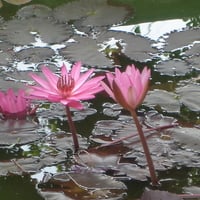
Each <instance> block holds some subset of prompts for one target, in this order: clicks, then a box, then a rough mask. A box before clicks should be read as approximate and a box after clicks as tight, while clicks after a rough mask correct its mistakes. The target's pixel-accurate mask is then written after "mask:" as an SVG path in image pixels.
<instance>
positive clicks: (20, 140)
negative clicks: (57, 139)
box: [0, 120, 42, 146]
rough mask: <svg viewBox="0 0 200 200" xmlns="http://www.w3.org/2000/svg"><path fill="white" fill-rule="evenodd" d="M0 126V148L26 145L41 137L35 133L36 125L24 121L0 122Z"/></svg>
mask: <svg viewBox="0 0 200 200" xmlns="http://www.w3.org/2000/svg"><path fill="white" fill-rule="evenodd" d="M0 125H1V131H0V145H2V146H10V145H13V144H16V145H22V144H27V143H30V142H34V141H36V140H39V139H41V137H42V135H40V134H37V133H36V132H35V129H36V128H38V125H36V124H34V123H32V122H29V121H26V120H5V121H0Z"/></svg>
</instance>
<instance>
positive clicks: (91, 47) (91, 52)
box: [60, 37, 112, 67]
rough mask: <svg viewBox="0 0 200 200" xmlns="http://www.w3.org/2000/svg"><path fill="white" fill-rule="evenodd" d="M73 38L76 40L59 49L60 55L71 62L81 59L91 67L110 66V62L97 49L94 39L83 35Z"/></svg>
mask: <svg viewBox="0 0 200 200" xmlns="http://www.w3.org/2000/svg"><path fill="white" fill-rule="evenodd" d="M74 39H75V41H76V42H73V43H70V44H69V45H68V46H67V47H66V48H63V49H61V50H60V54H61V55H62V56H64V57H66V58H68V59H70V60H71V61H73V62H74V61H76V60H81V61H82V62H83V63H84V64H86V65H89V66H92V67H95V66H98V67H103V66H104V67H105V66H112V62H111V61H110V60H109V59H108V58H106V57H105V55H104V54H103V53H102V52H100V51H99V50H98V49H99V48H98V44H97V41H96V40H94V39H91V38H85V37H75V38H74ZM85 47H87V48H85Z"/></svg>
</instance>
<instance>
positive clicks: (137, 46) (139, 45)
mask: <svg viewBox="0 0 200 200" xmlns="http://www.w3.org/2000/svg"><path fill="white" fill-rule="evenodd" d="M112 38H114V39H115V40H114V41H113V42H111V43H108V42H109V41H111V39H112ZM97 41H98V42H99V43H103V44H104V46H105V47H104V48H108V49H109V48H110V49H112V48H114V49H119V50H120V53H121V54H125V55H126V56H128V57H129V58H131V59H132V60H136V61H145V60H148V59H152V56H151V54H153V53H156V52H157V50H156V49H154V48H153V47H151V45H152V43H151V41H150V40H148V39H146V38H143V37H140V36H136V35H134V34H130V33H126V32H121V31H106V32H102V33H101V34H100V35H99V37H98V38H97ZM113 46H114V47H113Z"/></svg>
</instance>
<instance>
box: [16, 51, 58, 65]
mask: <svg viewBox="0 0 200 200" xmlns="http://www.w3.org/2000/svg"><path fill="white" fill-rule="evenodd" d="M54 54H55V53H54V51H53V50H52V49H50V48H48V47H34V48H27V49H23V50H21V51H19V52H17V54H16V56H17V59H18V60H19V61H24V62H25V63H39V62H42V61H45V60H50V58H51V57H52V56H53V55H54Z"/></svg>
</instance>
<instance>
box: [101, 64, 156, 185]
mask: <svg viewBox="0 0 200 200" xmlns="http://www.w3.org/2000/svg"><path fill="white" fill-rule="evenodd" d="M150 74H151V71H150V69H148V68H147V67H145V68H144V69H143V70H142V71H141V72H140V71H139V69H137V68H136V67H135V66H134V65H128V66H127V68H126V70H125V72H120V70H119V69H117V68H115V73H114V74H113V73H110V72H108V73H107V74H106V76H107V80H108V85H107V84H105V83H104V82H102V86H103V88H104V89H105V91H106V92H107V93H108V95H109V96H110V97H111V98H113V99H114V100H115V101H116V102H117V103H119V104H120V105H121V106H122V107H123V108H125V109H127V110H128V111H129V112H130V113H131V115H132V117H133V120H134V121H135V125H136V127H137V130H138V134H139V136H140V140H141V143H142V146H143V149H144V153H145V156H146V160H147V163H148V167H149V172H150V176H151V180H152V184H153V185H157V184H158V181H157V177H156V173H155V168H154V164H153V160H152V158H151V154H150V151H149V147H148V144H147V141H146V138H145V136H144V132H143V130H142V127H141V125H140V122H139V120H138V117H137V113H136V108H137V107H138V106H139V105H140V104H141V103H142V101H143V100H144V97H145V95H146V93H147V91H148V84H149V79H150Z"/></svg>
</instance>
